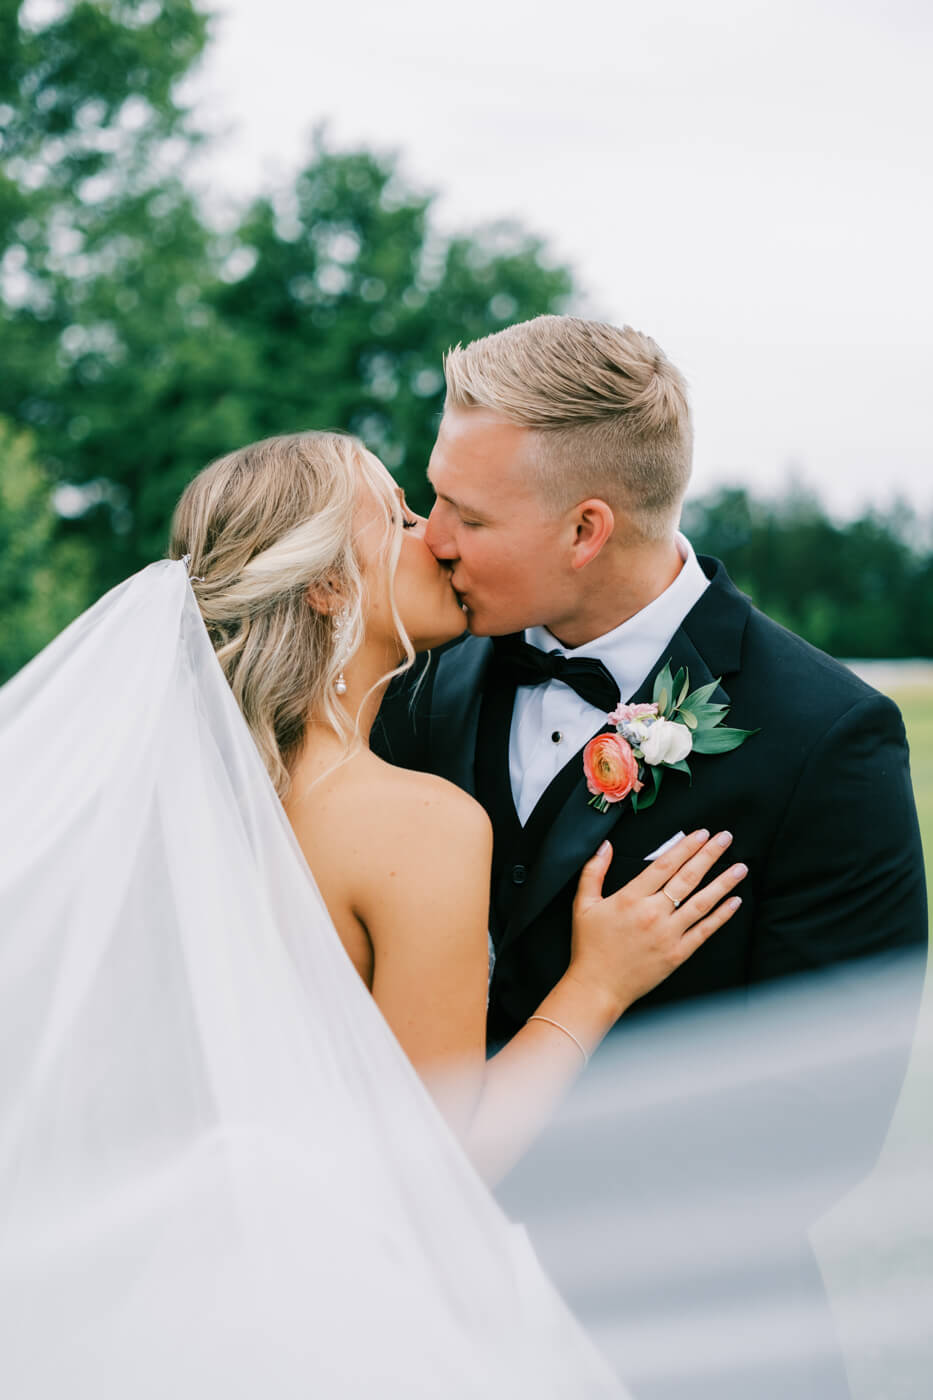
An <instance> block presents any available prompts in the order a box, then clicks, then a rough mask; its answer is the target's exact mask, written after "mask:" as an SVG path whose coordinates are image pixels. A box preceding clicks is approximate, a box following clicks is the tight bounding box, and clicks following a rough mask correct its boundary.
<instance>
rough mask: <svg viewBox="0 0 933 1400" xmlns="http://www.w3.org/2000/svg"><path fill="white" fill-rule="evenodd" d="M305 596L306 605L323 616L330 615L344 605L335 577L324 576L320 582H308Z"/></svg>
mask: <svg viewBox="0 0 933 1400" xmlns="http://www.w3.org/2000/svg"><path fill="white" fill-rule="evenodd" d="M305 598H306V599H307V603H308V606H309V607H310V608H313V609H314V611H315V612H318V613H321V614H322V616H324V617H330V616H332V615H333V614H334V613H338V612H340V610H341V608H342V607H343V606H344V597H343V594H342V593H341V591H340V587H339V584H338V581H337V579H336V578H335V577H331V578H326V579H324V580H323V581H322V582H320V583H310V584H308V589H307V592H306V593H305Z"/></svg>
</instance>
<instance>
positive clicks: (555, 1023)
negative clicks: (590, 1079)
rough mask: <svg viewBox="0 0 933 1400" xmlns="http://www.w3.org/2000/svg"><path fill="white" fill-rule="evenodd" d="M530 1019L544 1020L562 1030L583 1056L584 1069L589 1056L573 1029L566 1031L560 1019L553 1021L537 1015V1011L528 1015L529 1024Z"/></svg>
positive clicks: (548, 1017) (547, 1017)
mask: <svg viewBox="0 0 933 1400" xmlns="http://www.w3.org/2000/svg"><path fill="white" fill-rule="evenodd" d="M532 1021H546V1022H547V1024H548V1025H549V1026H555V1027H556V1028H557V1029H558V1030H559V1031H563V1032H564V1035H566V1036H568V1037H569V1039H570V1040H572V1041H573V1043H574V1045H575V1046H576V1047H577V1049H578V1050H579V1051H580V1054H581V1055H582V1056H583V1068H584V1069H586V1067H587V1065H588V1064H589V1062H590V1057H589V1055H588V1054H587V1053H586V1051H585V1050H584V1048H583V1046H582V1045H581V1044H580V1042H579V1040H577V1037H576V1036H575V1035H574V1033H573V1031H568V1029H567V1027H566V1026H562V1025H561V1023H560V1021H554V1020H552V1019H551V1017H550V1016H539V1015H538V1014H537V1012H535V1014H534V1016H529V1017H528V1022H529V1024H530V1023H531V1022H532Z"/></svg>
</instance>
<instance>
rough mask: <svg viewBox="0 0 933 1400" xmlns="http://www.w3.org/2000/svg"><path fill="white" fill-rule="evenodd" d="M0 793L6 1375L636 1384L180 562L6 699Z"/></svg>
mask: <svg viewBox="0 0 933 1400" xmlns="http://www.w3.org/2000/svg"><path fill="white" fill-rule="evenodd" d="M0 781H2V786H3V792H4V802H3V805H2V811H0V851H2V853H3V873H2V876H0V1393H2V1394H3V1395H5V1396H10V1397H11V1398H12V1397H16V1400H53V1397H54V1400H59V1398H60V1397H61V1396H63V1395H67V1396H69V1397H70V1400H84V1397H87V1400H91V1397H93V1400H127V1397H132V1398H133V1400H149V1397H151V1398H152V1400H156V1397H158V1400H164V1397H165V1396H166V1395H169V1394H171V1395H173V1396H178V1397H184V1398H187V1397H192V1400H193V1398H194V1397H198V1400H202V1398H206V1397H216V1400H240V1397H243V1400H246V1397H249V1398H250V1400H255V1397H256V1396H258V1395H267V1396H270V1397H275V1400H290V1398H291V1397H293V1396H294V1397H296V1400H297V1397H299V1396H300V1397H302V1400H307V1397H308V1396H317V1397H321V1400H350V1398H351V1397H363V1396H366V1397H370V1396H373V1397H380V1400H386V1397H390V1398H391V1397H395V1396H398V1397H399V1400H401V1397H404V1400H415V1397H425V1400H428V1397H430V1400H438V1397H444V1400H461V1397H463V1400H466V1397H480V1396H482V1397H484V1400H488V1397H503V1400H504V1398H505V1397H508V1398H509V1400H514V1397H517V1396H525V1395H528V1396H531V1395H534V1396H535V1397H567V1400H571V1397H572V1398H573V1400H581V1397H610V1396H614V1397H619V1396H621V1395H622V1394H623V1393H624V1392H623V1390H622V1388H621V1386H620V1384H619V1382H618V1381H617V1379H616V1378H615V1376H614V1375H613V1374H612V1373H611V1371H610V1370H609V1368H608V1367H607V1366H606V1364H605V1363H604V1362H603V1360H602V1358H601V1357H600V1356H599V1355H598V1354H597V1352H596V1351H595V1349H594V1348H593V1347H592V1346H591V1344H590V1342H589V1341H588V1339H587V1338H586V1336H585V1335H584V1334H583V1332H582V1331H581V1330H580V1328H579V1327H578V1326H577V1324H576V1322H575V1321H574V1319H573V1318H572V1316H571V1315H570V1313H569V1312H568V1311H567V1310H566V1308H565V1307H564V1305H563V1303H562V1302H561V1300H560V1298H559V1297H558V1296H557V1294H556V1292H555V1291H554V1290H553V1288H552V1287H551V1285H550V1283H549V1282H548V1280H547V1278H546V1277H545V1275H544V1274H543V1272H542V1271H541V1269H540V1268H539V1266H538V1264H537V1262H536V1260H535V1258H534V1255H533V1254H532V1252H531V1250H530V1247H529V1245H528V1243H527V1240H526V1238H525V1236H524V1234H523V1232H522V1231H521V1230H518V1229H516V1228H515V1227H513V1226H511V1225H510V1224H509V1223H508V1221H507V1220H506V1219H505V1217H504V1216H503V1215H502V1213H501V1212H500V1210H499V1208H498V1207H497V1206H496V1204H495V1203H494V1201H493V1200H492V1198H491V1196H490V1194H489V1192H488V1191H487V1190H486V1188H485V1187H484V1186H483V1184H482V1183H481V1181H480V1180H479V1178H478V1177H477V1176H476V1174H475V1172H474V1170H473V1168H472V1167H471V1165H470V1163H469V1162H468V1161H467V1160H466V1158H465V1157H464V1155H463V1153H462V1151H461V1149H460V1147H459V1145H458V1143H457V1142H456V1141H455V1140H454V1138H453V1136H452V1135H451V1133H450V1132H449V1130H448V1129H447V1127H446V1125H445V1123H444V1122H443V1120H442V1119H441V1118H440V1116H439V1114H438V1113H437V1111H436V1109H435V1108H434V1105H433V1103H432V1102H431V1100H430V1099H429V1097H428V1095H427V1094H426V1092H425V1091H424V1089H423V1086H422V1085H421V1083H420V1081H419V1080H418V1078H417V1076H416V1075H415V1074H414V1072H413V1070H412V1069H411V1066H410V1065H409V1063H408V1061H407V1060H406V1058H405V1056H404V1055H403V1053H402V1051H401V1050H400V1048H399V1046H398V1044H397V1042H396V1041H395V1040H394V1038H393V1036H392V1035H391V1033H390V1032H389V1030H388V1028H387V1026H386V1025H385V1023H384V1021H383V1019H382V1017H381V1016H380V1014H379V1012H378V1010H377V1008H376V1007H375V1005H374V1003H373V1001H372V999H371V998H370V997H369V995H368V994H367V993H366V991H365V990H364V988H363V986H362V984H361V983H360V981H359V978H358V977H357V976H356V974H355V972H354V971H353V969H352V967H351V965H350V963H349V960H348V959H347V957H346V954H345V953H344V950H343V948H342V946H341V944H340V941H339V939H338V937H337V935H336V932H335V931H334V929H333V926H332V924H331V922H330V919H329V918H328V915H327V913H326V910H325V908H324V906H323V903H322V901H321V899H320V896H319V894H318V892H317V889H316V887H315V885H314V883H313V880H312V879H311V877H310V874H309V872H308V870H307V867H306V865H305V862H304V860H303V859H302V857H301V853H300V851H299V850H298V847H297V845H296V843H295V841H294V838H293V836H292V833H291V831H290V829H289V827H288V824H287V822H286V820H285V817H284V814H283V812H282V808H281V805H280V803H279V802H278V800H277V798H276V797H275V794H274V792H273V789H272V787H271V784H270V783H269V780H268V778H267V775H266V773H265V770H264V769H263V767H262V764H261V762H260V759H259V757H258V754H257V753H256V750H255V748H254V746H253V743H252V740H251V738H250V736H249V733H248V730H247V729H246V726H245V724H244V722H243V719H242V717H241V715H240V713H239V711H238V709H237V707H236V705H235V703H234V701H233V698H232V695H231V693H230V691H229V688H228V687H227V685H226V682H225V681H224V679H223V676H222V673H221V671H220V668H219V666H218V664H217V661H216V658H215V656H214V654H213V651H212V649H211V646H210V643H209V640H208V637H207V635H206V632H205V630H204V627H203V624H202V622H201V618H200V615H199V613H198V610H197V606H196V604H195V602H194V598H193V596H192V594H191V590H190V587H189V585H188V580H187V576H186V573H185V569H184V566H183V565H181V564H178V563H163V564H157V565H152V566H151V567H150V568H149V569H146V570H144V571H143V572H142V573H141V574H139V575H137V576H135V577H134V578H132V579H130V580H128V581H127V582H126V583H125V584H123V585H121V586H120V587H119V588H117V589H115V590H114V591H113V592H112V593H110V594H108V595H107V597H105V598H104V599H102V600H101V602H100V603H98V604H97V605H96V607H94V608H92V609H91V610H90V611H89V612H88V613H86V614H85V615H84V616H83V617H82V618H80V619H79V620H78V621H77V622H76V623H75V624H73V626H72V627H71V628H69V629H68V630H67V631H66V632H65V633H64V634H63V635H62V636H61V637H60V638H59V639H58V640H57V641H56V642H54V643H53V644H52V645H51V646H50V647H49V648H47V649H46V651H45V652H44V653H43V654H42V655H41V656H40V657H38V658H37V659H36V660H35V661H34V662H33V663H32V664H31V665H30V666H29V667H27V668H26V670H25V671H24V672H22V673H21V674H20V675H19V676H18V677H17V678H16V679H14V680H13V681H12V682H11V683H10V684H9V685H8V686H6V687H5V688H4V689H3V690H2V691H0Z"/></svg>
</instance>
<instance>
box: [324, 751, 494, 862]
mask: <svg viewBox="0 0 933 1400" xmlns="http://www.w3.org/2000/svg"><path fill="white" fill-rule="evenodd" d="M366 758H367V760H368V761H367V763H366V764H365V765H364V764H361V765H360V767H359V769H358V771H357V773H356V774H355V775H354V786H355V787H356V788H357V791H359V790H360V789H362V788H363V787H365V788H366V790H367V791H368V793H369V794H370V811H371V814H372V819H373V822H374V825H375V826H377V827H378V829H379V832H380V833H381V839H386V840H388V842H389V843H390V844H395V843H396V842H398V843H399V844H401V845H403V846H404V845H405V844H406V843H411V841H412V838H413V836H415V835H417V836H418V837H419V838H420V840H421V843H422V846H425V845H427V846H433V845H435V844H436V843H438V842H440V843H442V844H444V845H445V846H449V845H450V844H451V842H454V841H456V840H458V839H460V840H470V841H476V842H479V843H480V844H483V843H484V842H485V840H486V838H487V835H489V834H490V833H491V825H490V821H489V818H488V816H487V815H486V812H485V811H484V809H483V808H482V807H481V806H480V804H479V803H478V802H477V801H476V799H475V798H473V797H471V796H470V795H469V793H466V792H464V791H463V789H462V788H458V787H457V786H456V785H455V784H454V783H451V782H448V781H447V779H446V778H439V777H437V776H436V774H434V773H416V772H413V771H412V770H411V769H407V768H396V767H394V766H393V765H392V764H390V763H386V762H384V760H383V759H381V758H377V757H376V755H375V754H367V755H366ZM348 791H349V789H348Z"/></svg>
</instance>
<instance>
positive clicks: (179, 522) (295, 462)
mask: <svg viewBox="0 0 933 1400" xmlns="http://www.w3.org/2000/svg"><path fill="white" fill-rule="evenodd" d="M361 486H362V487H363V489H366V488H367V487H368V488H369V489H370V490H371V492H372V495H373V497H374V499H375V500H376V501H377V502H379V503H380V504H381V505H382V507H383V509H384V512H385V521H386V535H385V550H384V562H385V575H384V579H379V580H376V581H375V582H376V586H383V584H384V586H385V587H386V588H387V589H388V592H389V598H390V603H391V609H392V617H393V620H394V622H395V626H396V629H397V631H398V634H399V640H400V643H401V647H402V649H403V650H404V652H405V655H406V657H407V658H408V660H407V662H406V663H403V664H402V666H400V667H399V668H398V669H399V670H404V669H405V666H406V665H410V664H411V662H412V660H413V659H414V650H413V648H412V645H411V642H410V640H409V638H408V635H407V633H406V632H405V629H404V626H403V625H402V621H401V618H400V617H399V615H398V612H397V609H396V606H395V598H394V594H393V591H392V580H393V578H394V574H395V566H396V563H397V561H398V555H399V549H400V546H401V519H400V516H399V511H398V502H397V500H396V499H395V496H394V494H393V492H392V490H391V487H390V485H389V483H388V482H387V481H386V480H385V478H384V477H383V475H382V474H381V473H380V472H378V471H377V470H376V468H375V466H374V465H373V460H372V459H371V458H370V457H369V455H368V453H367V452H366V450H365V448H364V447H363V444H362V443H361V442H360V441H359V440H358V439H357V438H354V437H350V436H348V435H344V434H341V433H323V432H307V433H296V434H293V435H291V436H287V437H272V438H266V439H265V440H264V441H262V442H255V443H252V444H250V446H248V447H242V448H240V449H239V450H238V451H237V452H231V453H229V454H228V455H227V456H226V457H221V458H220V459H219V460H218V461H216V462H212V463H211V465H210V466H209V467H206V468H205V469H204V471H202V472H201V473H200V474H199V475H198V476H196V477H195V478H194V480H193V481H192V482H191V483H190V484H189V485H188V487H187V488H186V490H185V492H184V494H183V495H182V497H181V500H180V501H179V502H178V505H177V507H176V508H175V514H174V517H173V520H172V535H171V544H170V546H169V554H170V556H171V557H172V558H173V559H181V558H183V557H184V556H185V555H190V556H191V560H190V564H189V570H190V573H191V575H192V580H193V585H192V586H193V588H194V593H195V597H196V598H197V602H198V606H199V608H200V610H201V616H202V617H203V619H204V622H205V625H206V627H207V630H208V633H209V635H210V638H211V641H212V642H213V645H214V650H215V651H216V653H217V659H218V660H219V662H220V664H221V666H222V667H223V670H224V674H225V675H226V677H227V680H228V681H229V683H230V688H231V690H232V691H233V694H234V695H235V697H236V700H237V703H238V704H239V706H240V709H241V710H242V711H243V714H244V716H245V718H246V721H247V723H248V725H249V727H250V730H251V731H252V734H253V738H254V740H255V741H256V744H257V746H258V748H259V752H260V754H261V755H262V758H263V761H264V763H265V765H266V768H267V770H268V772H269V776H270V777H271V779H272V781H273V783H274V785H275V789H276V792H277V793H278V794H279V797H281V798H284V797H285V796H286V794H287V792H288V789H289V784H290V775H289V770H290V767H291V764H292V762H293V760H294V759H295V757H296V756H297V754H298V751H299V749H300V748H301V745H302V742H303V740H304V737H305V729H306V725H307V721H308V715H309V714H310V713H312V712H313V713H314V714H315V715H319V716H320V717H321V718H322V719H323V720H324V721H325V722H326V723H328V724H329V725H330V726H331V727H332V728H333V729H334V730H335V731H336V732H337V733H338V734H340V735H341V736H342V737H343V738H344V740H345V742H346V745H347V749H348V751H350V750H351V749H352V747H353V745H354V741H355V740H356V739H357V735H356V730H355V726H354V725H353V724H352V723H351V721H350V720H349V719H348V717H347V714H346V712H345V710H344V709H343V707H342V706H340V705H339V704H337V703H336V700H335V696H336V688H335V687H336V681H337V677H338V676H339V674H340V672H341V670H342V669H343V667H344V666H345V665H346V663H347V661H348V660H349V658H350V657H351V656H352V655H353V653H354V652H355V651H356V649H357V647H358V646H359V644H360V642H361V640H362V637H363V631H364V609H365V602H366V589H365V582H364V578H363V574H362V571H361V569H360V565H359V562H358V559H357V556H356V553H355V550H354V547H353V514H354V510H355V508H356V504H357V501H358V499H359V493H360V488H361ZM330 597H333V598H334V599H335V608H329V607H328V606H327V604H326V600H327V599H329V598H330Z"/></svg>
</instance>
